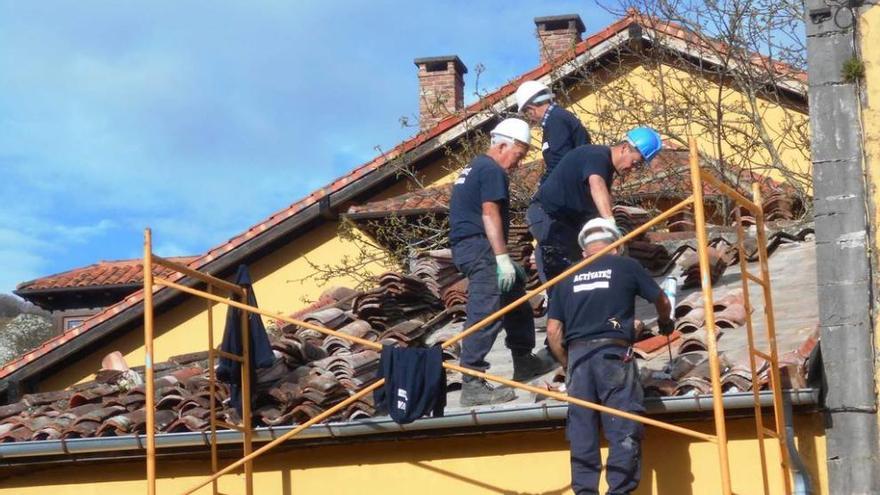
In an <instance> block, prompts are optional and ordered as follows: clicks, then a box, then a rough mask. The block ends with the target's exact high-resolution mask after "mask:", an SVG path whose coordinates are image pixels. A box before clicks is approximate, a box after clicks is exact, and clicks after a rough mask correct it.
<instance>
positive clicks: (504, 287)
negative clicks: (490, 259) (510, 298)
mask: <svg viewBox="0 0 880 495" xmlns="http://www.w3.org/2000/svg"><path fill="white" fill-rule="evenodd" d="M495 263H496V268H495V270H496V273H497V275H498V288H500V289H501V292H502V293H504V292H507V291H509V290H510V289H512V288H513V282H514V281H516V267H514V266H513V261H511V260H510V255H508V254H496V255H495Z"/></svg>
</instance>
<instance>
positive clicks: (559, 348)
mask: <svg viewBox="0 0 880 495" xmlns="http://www.w3.org/2000/svg"><path fill="white" fill-rule="evenodd" d="M619 238H620V232H619V231H618V230H617V227H615V226H614V224H613V223H611V222H610V221H608V220H606V219H604V218H596V219H593V220H590V221H589V222H587V224H586V225H584V228H583V229H582V230H581V232H580V234H579V235H578V243H579V245H580V246H581V248H582V249H583V257H585V258H586V257H588V256H592V255H594V254H596V253H598V252H599V251H600V250H602V249H603V248H605V247H607V246H608V245H609V244H611V243H613V242H614V241H616V240H618V239H619ZM636 296H640V297H642V298H643V299H645V300H647V301H649V302H652V303H654V306H655V308H656V310H657V314H658V315H660V316H659V319H658V324H659V327H660V333H661V334H662V335H669V334H670V333H672V330H673V327H674V323H673V321H672V319H671V318H670V317H669V315H670V303H669V300H668V299H667V297H666V295H665V294H664V293H663V291H662V290H661V289H660V287H659V286H658V285H657V283H656V282H655V281H654V280H653V279H652V278H651V276H650V275H649V274H648V272H647V271H646V270H645V269H644V268H643V267H642V265H640V264H639V263H638V262H637V261H635V260H633V259H631V258H627V257H623V256H618V255H617V252H616V251H612V252H611V253H608V254H604V255H602V256H600V257H599V258H598V259H596V260H595V261H594V262H593V263H591V264H589V265H587V266H586V267H584V268H582V269H580V270H579V271H577V272H575V273H574V274H573V275H571V276H569V277H567V278H566V279H565V280H563V281H562V282H560V283H559V285H558V286H557V290H556V291H555V293H554V297H553V298H552V299H551V300H550V313H549V320H548V323H547V337H548V339H549V341H550V348H551V350H552V351H553V353H554V354H555V355H556V357H557V359H559V361H560V363H562V365H563V366H565V367H566V369H567V375H566V376H567V377H568V387H567V390H568V394H569V395H570V396H572V397H576V398H578V399H582V400H586V401H589V402H594V403H600V404H603V405H605V406H608V407H612V408H614V409H620V410H623V411H626V412H630V413H635V414H641V413H643V412H644V406H643V404H642V399H643V393H642V386H641V384H640V383H639V373H638V369H637V367H636V362H635V360H634V359H633V353H632V344H633V341H634V339H635V329H634V318H635V298H636ZM600 419H601V422H602V430H603V432H604V434H605V439H606V440H607V441H608V446H609V453H608V460H607V463H608V469H607V471H606V474H605V478H606V481H607V482H608V493H609V494H623V493H631V492H633V491H635V489H636V488H637V487H638V485H639V479H640V477H641V441H642V432H643V430H644V426H643V425H642V423H639V422H637V421H632V420H628V419H623V418H620V417H618V416H613V415H610V414H606V413H601V414H600V413H598V412H597V411H595V410H593V409H587V408H584V407H581V406H572V405H570V406H569V408H568V421H567V423H566V429H567V430H566V433H567V437H568V441H569V444H570V446H571V487H572V490H573V491H574V493H575V494H578V495H580V494H587V493H589V494H595V493H598V489H599V473H600V471H601V469H602V464H601V458H600V456H599V431H598V428H599V421H600Z"/></svg>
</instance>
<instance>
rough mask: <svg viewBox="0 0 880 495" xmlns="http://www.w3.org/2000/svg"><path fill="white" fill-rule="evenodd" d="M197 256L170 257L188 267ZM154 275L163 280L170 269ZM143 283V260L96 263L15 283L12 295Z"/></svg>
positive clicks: (160, 270)
mask: <svg viewBox="0 0 880 495" xmlns="http://www.w3.org/2000/svg"><path fill="white" fill-rule="evenodd" d="M196 258H198V256H177V257H173V258H169V259H170V260H172V261H176V262H177V263H183V264H187V263H190V262H191V261H193V260H195V259H196ZM156 273H157V275H159V276H161V277H164V276H167V275H169V274H171V270H169V269H167V268H164V267H160V268H159V270H158V271H157V272H156ZM143 282H144V265H143V260H141V259H134V260H118V261H99V262H98V263H95V264H93V265H89V266H84V267H80V268H74V269H73V270H68V271H66V272H61V273H56V274H54V275H49V276H46V277H41V278H38V279H34V280H30V281H28V282H22V283H20V284H18V287H17V288H16V289H15V293H16V294H18V295H20V296H24V295H25V294H28V293H33V292H44V291H49V290H56V289H72V288H79V289H82V288H104V287H113V286H120V285H122V286H126V285H127V286H138V285H143Z"/></svg>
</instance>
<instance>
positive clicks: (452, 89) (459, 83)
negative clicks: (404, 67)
mask: <svg viewBox="0 0 880 495" xmlns="http://www.w3.org/2000/svg"><path fill="white" fill-rule="evenodd" d="M413 62H414V63H415V64H416V67H418V68H419V127H420V128H421V129H422V130H425V129H429V128H431V127H433V126H434V124H436V123H437V122H439V121H440V119H442V118H444V117H446V116H447V115H449V114H452V113H455V112H457V111H459V110H461V109H462V108H464V75H465V74H467V67H465V66H464V64H463V63H462V61H461V59H459V58H458V56H457V55H446V56H443V57H425V58H417V59H415V60H413Z"/></svg>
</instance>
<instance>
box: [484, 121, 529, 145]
mask: <svg viewBox="0 0 880 495" xmlns="http://www.w3.org/2000/svg"><path fill="white" fill-rule="evenodd" d="M489 134H490V135H491V136H501V137H506V138H508V139H513V140H515V141H519V142H521V143H523V144H524V145H526V146H529V145H530V144H531V142H532V133H531V132H529V124H528V123H527V122H526V121H525V120H522V119H515V118H510V119H504V120H502V121H501V122H499V123H498V125H496V126H495V128H494V129H492V131H491V132H489Z"/></svg>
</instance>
